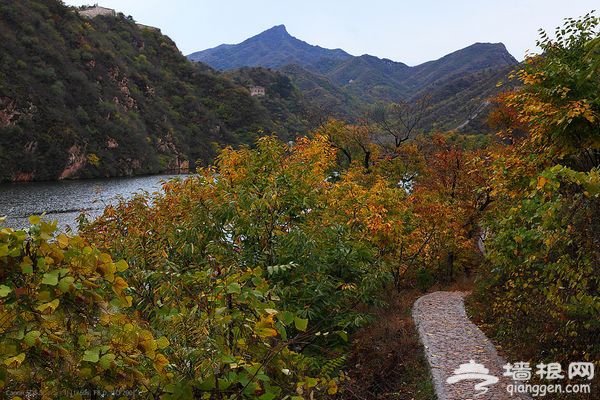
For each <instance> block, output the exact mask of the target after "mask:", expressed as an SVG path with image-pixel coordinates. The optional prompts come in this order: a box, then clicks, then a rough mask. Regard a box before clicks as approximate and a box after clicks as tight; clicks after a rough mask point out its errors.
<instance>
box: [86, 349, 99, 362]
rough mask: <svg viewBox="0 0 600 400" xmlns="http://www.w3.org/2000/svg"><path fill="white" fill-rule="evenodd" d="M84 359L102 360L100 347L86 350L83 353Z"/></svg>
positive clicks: (88, 360)
mask: <svg viewBox="0 0 600 400" xmlns="http://www.w3.org/2000/svg"><path fill="white" fill-rule="evenodd" d="M82 360H83V361H87V362H91V363H97V362H98V361H99V360H100V349H92V350H86V351H85V352H84V353H83V357H82Z"/></svg>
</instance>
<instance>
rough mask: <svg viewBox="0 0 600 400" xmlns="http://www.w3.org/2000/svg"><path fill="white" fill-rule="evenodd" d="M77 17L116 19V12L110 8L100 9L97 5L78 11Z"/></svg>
mask: <svg viewBox="0 0 600 400" xmlns="http://www.w3.org/2000/svg"><path fill="white" fill-rule="evenodd" d="M78 12H79V15H81V16H82V17H84V18H90V19H91V18H95V17H97V16H99V15H108V16H110V17H116V16H117V12H116V11H115V10H113V9H112V8H106V7H100V6H99V5H98V4H96V5H94V6H93V7H88V8H85V9H83V10H79V11H78Z"/></svg>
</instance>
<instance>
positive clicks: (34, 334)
mask: <svg viewBox="0 0 600 400" xmlns="http://www.w3.org/2000/svg"><path fill="white" fill-rule="evenodd" d="M40 335H41V332H40V331H31V332H27V334H25V337H24V338H23V342H24V343H25V344H26V345H27V346H29V347H31V346H34V345H35V344H36V342H37V340H38V338H39V337H40Z"/></svg>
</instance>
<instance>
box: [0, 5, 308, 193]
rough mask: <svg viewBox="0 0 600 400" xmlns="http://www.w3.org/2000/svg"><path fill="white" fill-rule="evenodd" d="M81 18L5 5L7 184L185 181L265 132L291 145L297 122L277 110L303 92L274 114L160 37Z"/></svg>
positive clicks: (1, 24)
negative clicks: (219, 152)
mask: <svg viewBox="0 0 600 400" xmlns="http://www.w3.org/2000/svg"><path fill="white" fill-rule="evenodd" d="M79 11H81V10H77V9H75V8H70V7H66V6H65V5H64V4H63V3H62V2H61V1H58V0H20V1H18V2H17V1H12V0H0V181H19V180H53V179H62V178H79V177H103V176H124V175H135V174H149V173H159V172H166V171H173V170H186V169H187V168H188V167H190V168H193V166H194V165H195V164H196V163H202V164H204V163H208V162H210V161H211V160H212V158H213V156H214V155H215V151H216V149H217V148H218V147H220V146H224V145H230V144H231V145H236V144H242V143H252V142H253V141H254V139H255V137H256V135H257V133H256V132H259V131H261V130H262V131H265V132H273V131H277V132H281V133H282V134H283V135H284V136H285V134H286V132H287V131H286V129H287V128H286V123H285V121H282V120H279V119H278V118H283V119H285V120H287V119H291V117H290V116H289V114H290V113H291V112H292V111H290V112H289V113H283V112H281V113H280V112H279V111H278V110H279V109H278V108H277V107H278V106H279V105H281V107H283V108H285V107H289V108H290V109H291V108H293V107H292V105H288V103H290V102H291V103H294V102H296V103H297V102H298V101H299V100H298V99H299V97H298V98H293V96H294V93H295V92H294V93H291V92H290V94H289V96H291V97H292V99H291V100H290V99H287V98H284V97H285V96H283V97H282V96H279V97H272V98H270V103H269V104H264V101H262V100H258V99H256V98H253V97H251V96H250V92H249V90H248V86H247V85H246V84H244V83H242V82H235V81H234V79H232V78H231V77H230V76H227V75H224V74H221V73H218V72H216V71H214V70H213V69H211V68H209V67H208V66H206V65H204V64H197V63H192V62H190V61H188V60H187V59H186V58H185V57H184V56H183V55H182V54H181V52H180V51H179V50H178V49H177V47H176V45H175V43H173V41H172V40H171V39H169V38H168V37H167V36H164V35H162V34H161V33H160V31H159V30H158V29H155V28H151V27H144V26H140V25H137V24H136V23H135V22H134V21H133V20H132V19H131V18H130V17H129V18H128V17H125V16H124V15H122V14H117V13H114V15H113V14H111V15H107V16H97V17H95V18H93V19H87V18H83V17H82V16H81V15H80V14H79ZM279 75H281V74H279ZM280 78H281V79H283V80H284V81H285V80H286V79H287V80H288V81H289V78H287V77H286V76H283V75H282V76H281V77H280ZM273 79H277V76H275V77H273ZM281 85H282V86H286V85H288V84H287V83H286V82H283V83H282V84H281ZM288 86H291V85H288ZM295 94H296V95H297V96H298V94H297V93H295ZM284 103H285V104H284ZM294 107H300V106H298V105H297V104H296V105H294ZM269 108H270V109H269ZM293 112H296V110H295V109H294V111H293ZM291 125H292V124H288V126H290V129H294V130H300V129H302V127H292V126H291ZM297 125H302V124H301V121H300V122H298V123H297Z"/></svg>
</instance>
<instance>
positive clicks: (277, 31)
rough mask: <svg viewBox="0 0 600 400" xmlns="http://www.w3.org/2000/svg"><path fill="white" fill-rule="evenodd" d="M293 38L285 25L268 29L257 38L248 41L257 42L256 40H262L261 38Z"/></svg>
mask: <svg viewBox="0 0 600 400" xmlns="http://www.w3.org/2000/svg"><path fill="white" fill-rule="evenodd" d="M266 37H269V38H291V37H293V36H292V35H290V34H289V33H288V31H287V29H286V27H285V25H275V26H274V27H272V28H269V29H267V30H266V31H263V32H261V33H259V34H258V35H256V36H253V37H251V38H250V39H248V40H252V39H254V40H256V39H261V38H266Z"/></svg>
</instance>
